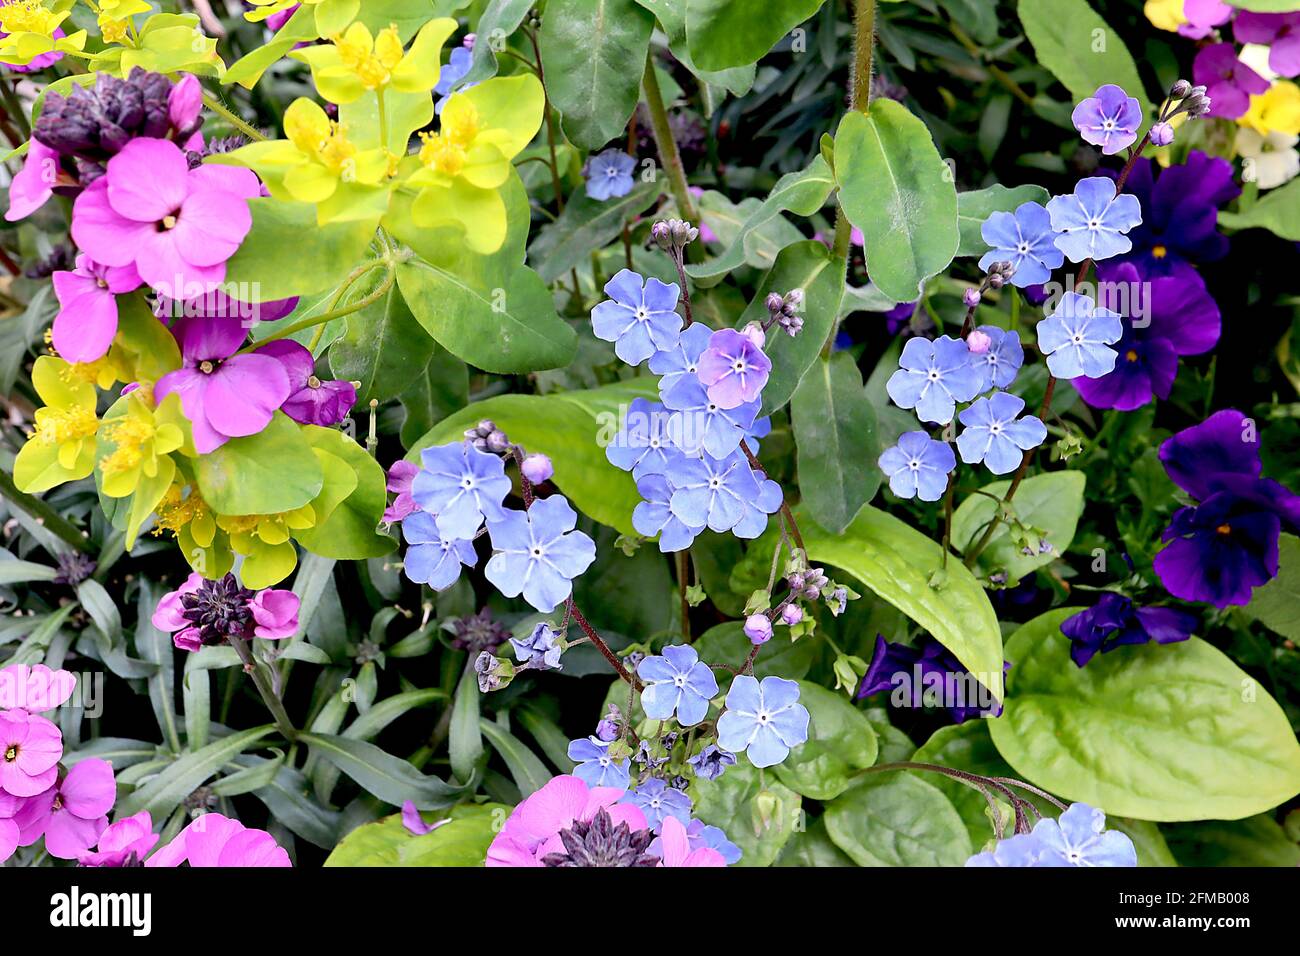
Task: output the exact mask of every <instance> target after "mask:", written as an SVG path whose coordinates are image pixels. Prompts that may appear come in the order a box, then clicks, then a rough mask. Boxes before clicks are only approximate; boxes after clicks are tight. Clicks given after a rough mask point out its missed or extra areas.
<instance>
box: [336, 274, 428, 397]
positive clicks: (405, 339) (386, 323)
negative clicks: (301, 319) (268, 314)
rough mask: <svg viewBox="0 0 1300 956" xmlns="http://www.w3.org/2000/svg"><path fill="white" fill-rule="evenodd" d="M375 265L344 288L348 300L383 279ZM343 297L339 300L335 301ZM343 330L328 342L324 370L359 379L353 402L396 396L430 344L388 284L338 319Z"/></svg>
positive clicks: (417, 371) (424, 361)
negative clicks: (368, 301)
mask: <svg viewBox="0 0 1300 956" xmlns="http://www.w3.org/2000/svg"><path fill="white" fill-rule="evenodd" d="M384 276H385V273H384V271H383V270H381V269H376V270H375V271H374V272H372V273H370V275H369V276H368V277H366V278H367V279H369V282H367V281H365V279H363V280H362V281H361V282H358V283H357V285H358V286H360V288H354V289H353V290H349V291H350V292H351V293H352V295H351V299H352V300H353V301H355V300H357V299H360V298H363V297H364V296H366V295H369V294H370V293H371V292H373V291H374V289H375V288H376V287H377V286H378V285H379V283H380V282H382V281H384ZM347 304H348V303H347V302H346V301H345V302H341V303H340V305H347ZM344 323H345V326H344V332H343V335H342V336H341V337H340V338H338V339H336V340H335V341H334V344H333V345H331V346H330V352H329V357H330V371H332V372H333V373H334V374H335V375H336V376H338V377H339V378H341V379H346V380H347V381H350V382H360V383H361V385H360V386H359V387H358V388H357V406H356V407H357V408H365V407H366V406H367V405H368V404H369V403H370V401H371V400H372V399H373V400H374V401H377V402H386V401H388V400H389V399H390V398H396V397H397V396H398V395H400V394H402V392H403V390H404V389H407V388H409V387H410V385H411V382H412V381H413V380H415V379H417V378H419V377H420V376H422V375H423V374H424V369H425V366H427V365H428V364H429V359H430V357H431V356H432V355H433V350H434V349H435V348H436V344H435V343H434V341H433V339H431V338H429V334H428V333H427V332H425V331H424V328H423V326H421V325H420V323H419V322H417V321H416V320H415V316H414V315H412V314H411V310H410V308H409V307H408V306H407V304H406V300H405V299H403V298H402V293H401V290H400V289H398V288H397V286H396V285H395V284H394V285H393V287H392V288H390V289H389V290H388V293H387V294H386V295H384V296H383V297H382V298H380V299H379V300H378V301H377V302H374V303H371V304H370V305H368V306H366V307H365V308H364V309H362V310H360V311H359V312H353V313H351V314H350V315H348V316H347V318H345V319H344Z"/></svg>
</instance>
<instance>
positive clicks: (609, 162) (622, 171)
mask: <svg viewBox="0 0 1300 956" xmlns="http://www.w3.org/2000/svg"><path fill="white" fill-rule="evenodd" d="M634 169H636V159H635V158H633V157H632V156H629V155H628V154H627V153H625V152H623V150H621V149H607V150H604V151H603V152H600V153H597V154H596V155H594V156H592V157H591V158H590V159H588V160H587V165H586V168H584V169H583V171H582V172H583V177H584V178H585V179H586V180H587V195H588V196H590V197H591V198H592V199H598V200H601V201H602V202H603V201H604V200H606V199H610V198H612V197H615V196H626V195H627V194H628V193H630V192H631V191H632V187H633V186H634V185H635V183H634V182H633V180H632V170H634Z"/></svg>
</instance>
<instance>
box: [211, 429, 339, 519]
mask: <svg viewBox="0 0 1300 956" xmlns="http://www.w3.org/2000/svg"><path fill="white" fill-rule="evenodd" d="M194 473H195V475H196V476H197V479H198V484H199V492H200V493H201V494H202V495H203V500H204V501H206V502H207V503H208V505H209V506H210V507H211V508H212V510H213V511H215V512H217V513H218V514H223V515H270V514H279V513H280V512H282V511H292V510H293V509H295V508H301V507H302V506H303V505H305V504H307V502H309V501H311V500H312V499H313V498H315V497H316V496H317V495H318V494H320V491H321V488H322V487H324V484H325V475H324V472H323V471H322V470H321V465H320V462H319V461H317V460H316V455H315V454H314V453H313V452H312V449H311V445H310V444H309V443H308V441H307V439H306V437H305V436H304V434H303V431H302V429H301V428H299V426H298V425H297V424H295V423H294V422H293V421H291V420H290V419H289V417H288V416H287V415H285V414H284V413H283V412H276V413H275V416H274V417H273V418H272V419H271V423H270V424H269V425H267V426H266V428H264V429H262V430H261V431H260V432H258V433H257V434H256V435H249V436H248V437H246V438H232V439H230V440H229V441H228V442H226V443H225V444H224V445H222V446H221V447H220V448H218V449H216V450H215V451H213V452H210V453H208V454H206V455H202V456H200V457H199V458H198V459H197V460H196V461H195V463H194Z"/></svg>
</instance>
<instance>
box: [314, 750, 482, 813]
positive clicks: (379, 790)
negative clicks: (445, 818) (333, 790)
mask: <svg viewBox="0 0 1300 956" xmlns="http://www.w3.org/2000/svg"><path fill="white" fill-rule="evenodd" d="M298 739H299V740H301V741H302V742H303V743H305V744H307V746H309V747H311V749H312V752H313V753H315V754H317V755H318V756H319V757H320V758H321V759H322V760H326V761H328V762H329V763H331V764H333V765H334V766H335V767H338V769H339V770H342V771H343V773H345V774H346V775H347V776H349V777H351V778H352V780H353V782H354V783H356V784H357V785H358V786H360V787H361V789H363V790H365V791H366V792H367V793H370V794H373V795H374V796H376V797H378V798H379V799H380V800H383V801H384V802H385V803H391V804H392V805H393V806H396V807H400V806H401V805H402V804H403V803H404V802H405V801H407V800H412V801H414V802H415V805H416V806H417V807H419V808H420V809H421V810H439V809H442V808H443V807H449V806H451V805H452V804H453V803H455V802H456V800H457V799H458V798H459V796H460V795H461V793H462V790H461V788H459V787H453V786H451V785H449V784H448V783H446V782H445V781H443V780H440V779H439V778H437V777H431V776H426V775H425V774H422V773H420V771H418V770H416V769H415V767H413V766H412V765H411V764H410V763H409V762H408V761H405V760H402V759H401V758H400V757H394V756H393V755H392V754H390V753H388V752H387V751H386V750H381V749H380V748H379V747H376V746H375V745H374V744H371V743H366V742H365V741H364V740H353V739H351V738H350V737H340V736H337V735H335V734H300V735H299V737H298Z"/></svg>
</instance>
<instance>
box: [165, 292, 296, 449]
mask: <svg viewBox="0 0 1300 956" xmlns="http://www.w3.org/2000/svg"><path fill="white" fill-rule="evenodd" d="M174 331H175V335H176V338H177V340H178V341H179V342H180V346H181V360H182V363H183V367H181V368H179V369H177V370H176V371H174V372H168V373H167V374H166V375H164V376H163V377H162V378H160V379H159V380H158V384H157V385H156V386H155V387H154V397H155V398H156V399H157V400H158V401H159V402H161V401H162V400H163V399H164V398H166V397H167V396H168V395H170V394H171V393H172V392H176V393H177V394H179V395H180V397H181V410H182V411H184V413H185V417H186V418H188V419H189V420H190V424H191V425H193V431H194V447H195V449H196V450H197V451H198V452H199V454H201V455H206V454H207V453H208V452H211V451H215V450H216V449H217V448H220V447H221V446H222V445H224V444H225V443H226V441H227V440H228V439H231V438H237V437H241V436H244V435H256V434H257V433H258V432H260V431H261V430H262V429H263V428H265V427H266V426H267V425H269V424H270V422H271V417H272V416H273V415H275V413H276V411H277V410H278V409H279V408H280V406H281V405H283V404H284V401H285V399H287V398H288V397H289V394H290V385H289V375H288V373H286V372H285V369H284V365H283V364H282V363H281V362H279V361H278V360H276V359H274V358H272V357H271V356H269V355H259V354H257V353H251V354H247V355H236V354H235V353H236V352H237V351H238V350H239V348H240V346H241V345H243V344H244V337H245V334H246V330H245V328H244V326H243V324H242V323H241V322H240V320H238V319H234V318H206V319H181V320H180V321H179V322H177V323H176V328H175V330H174Z"/></svg>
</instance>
